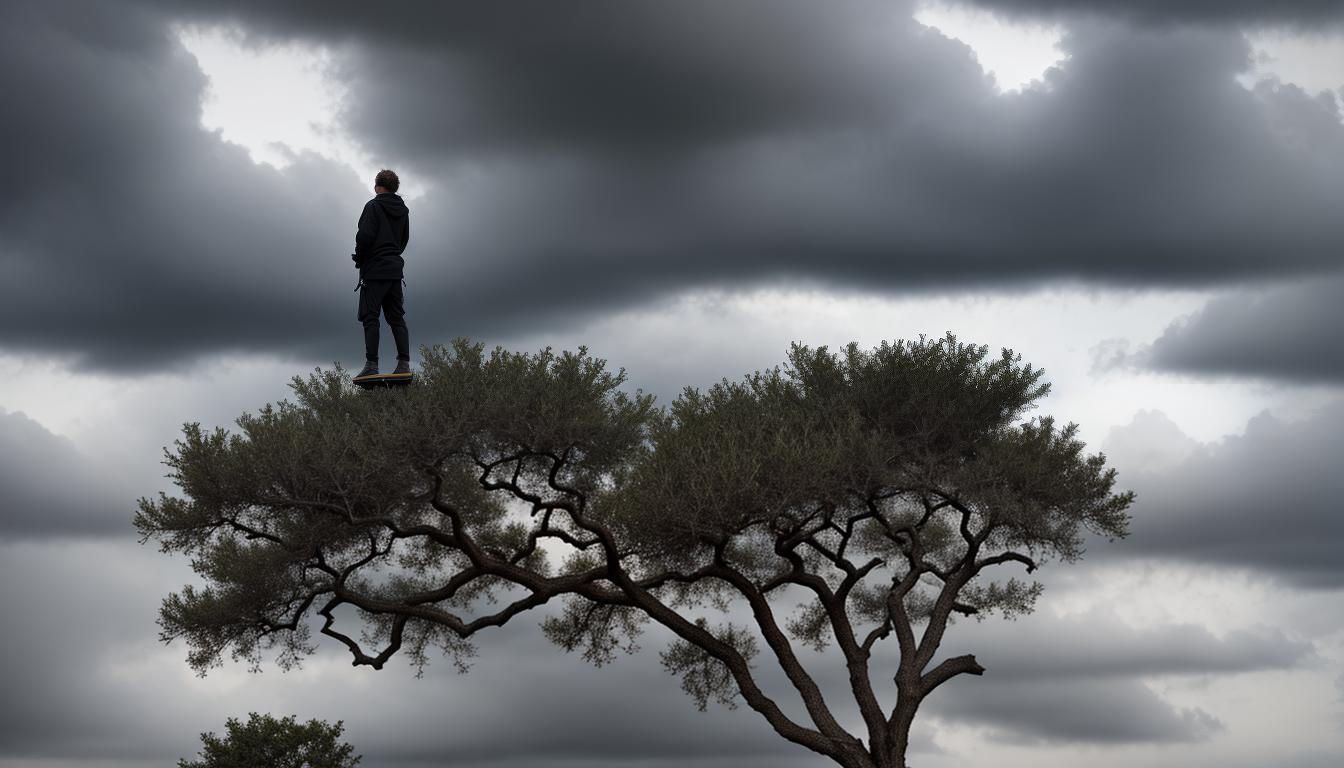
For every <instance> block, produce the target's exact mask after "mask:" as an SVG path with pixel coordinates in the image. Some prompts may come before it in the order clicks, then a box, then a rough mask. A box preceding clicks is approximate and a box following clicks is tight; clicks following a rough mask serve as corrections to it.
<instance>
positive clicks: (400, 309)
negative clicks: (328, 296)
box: [359, 280, 411, 362]
mask: <svg viewBox="0 0 1344 768" xmlns="http://www.w3.org/2000/svg"><path fill="white" fill-rule="evenodd" d="M379 310H381V311H382V313H383V317H384V319H386V320H387V325H388V327H389V328H391V329H392V338H393V340H395V341H396V342H397V359H398V360H405V361H407V362H409V361H410V359H411V340H410V336H409V334H407V332H406V304H405V299H404V297H403V296H402V294H401V281H400V280H365V281H364V286H363V287H362V288H360V289H359V322H361V323H363V324H364V359H365V360H369V361H372V362H377V360H378V312H379Z"/></svg>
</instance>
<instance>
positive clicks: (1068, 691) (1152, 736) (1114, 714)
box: [930, 680, 1225, 744]
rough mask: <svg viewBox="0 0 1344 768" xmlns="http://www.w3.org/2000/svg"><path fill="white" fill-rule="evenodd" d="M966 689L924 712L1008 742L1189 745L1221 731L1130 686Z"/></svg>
mask: <svg viewBox="0 0 1344 768" xmlns="http://www.w3.org/2000/svg"><path fill="white" fill-rule="evenodd" d="M971 684H972V681H967V682H961V681H956V682H955V683H954V685H956V686H957V688H950V689H949V690H948V691H947V692H946V693H947V694H948V695H947V696H946V697H945V698H944V699H943V700H941V701H939V702H937V703H933V704H932V705H931V706H930V709H931V710H932V711H933V712H936V713H938V714H939V715H941V716H943V717H949V718H955V719H961V720H970V721H975V722H978V723H981V724H983V725H986V726H988V727H989V728H991V729H992V731H993V736H994V738H995V740H997V741H1002V742H1006V743H1012V744H1040V743H1051V742H1064V743H1079V742H1082V743H1094V744H1125V743H1171V742H1195V741H1203V740H1205V739H1208V738H1209V737H1210V736H1212V735H1214V734H1215V733H1217V732H1219V731H1222V730H1224V729H1225V726H1224V724H1223V723H1222V722H1221V721H1219V720H1218V718H1216V717H1214V716H1213V715H1211V714H1209V713H1208V712H1205V711H1204V710H1201V709H1188V708H1179V707H1175V706H1173V705H1171V704H1170V703H1168V702H1166V701H1165V700H1163V699H1162V697H1160V696H1158V695H1157V694H1156V693H1154V692H1153V691H1152V690H1151V689H1150V688H1148V687H1147V686H1145V685H1143V684H1142V683H1140V682H1137V681H1134V680H1121V681H1104V682H1103V681H1097V680H1065V681H1058V680H1023V681H1018V682H1016V684H1014V685H993V684H989V685H986V686H983V690H975V691H974V692H971V691H965V692H963V691H962V690H961V689H962V688H969V686H970V685H971ZM954 694H960V695H954Z"/></svg>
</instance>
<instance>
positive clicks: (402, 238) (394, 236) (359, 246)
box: [350, 170, 411, 379]
mask: <svg viewBox="0 0 1344 768" xmlns="http://www.w3.org/2000/svg"><path fill="white" fill-rule="evenodd" d="M400 186H401V180H400V179H398V178H397V174H395V173H393V172H392V171H389V170H382V171H379V172H378V175H377V176H375V177H374V179H373V192H374V195H375V197H374V198H373V199H372V200H370V201H369V202H367V203H365V204H364V210H363V212H362V213H360V214H359V229H358V230H357V231H356V232H355V252H354V253H353V254H351V256H350V258H352V259H354V260H355V266H356V267H358V268H359V322H360V323H362V324H363V325H364V369H363V370H361V371H360V372H359V374H358V375H357V376H355V378H356V379H359V378H360V377H364V376H377V375H378V331H379V328H378V314H379V313H380V312H381V313H382V315H383V317H384V318H385V319H386V320H387V325H388V327H389V328H391V329H392V338H393V340H395V341H396V344H397V367H396V369H395V370H394V371H393V372H392V373H391V374H390V375H391V376H402V375H404V376H406V377H407V378H409V377H410V375H411V342H410V336H409V334H408V332H407V330H406V307H405V299H404V297H403V294H402V290H401V289H402V286H403V285H404V284H405V281H404V280H403V278H404V277H405V275H404V273H403V272H402V269H403V267H404V266H405V261H404V260H403V259H402V258H401V254H402V251H404V250H406V243H408V242H409V241H410V238H411V219H410V209H408V208H407V207H406V203H405V202H403V201H402V199H401V196H400V195H398V194H397V189H398V188H399V187H400ZM384 378H386V376H384Z"/></svg>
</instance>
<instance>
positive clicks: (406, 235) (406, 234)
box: [401, 214, 411, 251]
mask: <svg viewBox="0 0 1344 768" xmlns="http://www.w3.org/2000/svg"><path fill="white" fill-rule="evenodd" d="M409 242H411V216H410V214H407V215H406V229H405V230H404V231H403V232H402V233H401V250H403V251H404V250H406V244H407V243H409Z"/></svg>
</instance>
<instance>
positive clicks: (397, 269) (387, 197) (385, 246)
mask: <svg viewBox="0 0 1344 768" xmlns="http://www.w3.org/2000/svg"><path fill="white" fill-rule="evenodd" d="M409 214H410V209H409V208H407V207H406V203H404V202H402V200H401V196H400V195H397V194H395V193H392V192H380V193H379V194H378V196H377V197H375V198H373V199H372V200H370V201H369V202H367V203H365V204H364V211H363V212H362V213H360V214H359V229H358V230H357V231H356V232H355V266H357V267H359V276H360V277H361V278H363V279H365V280H400V279H401V278H402V271H401V270H402V268H403V267H404V266H405V265H406V262H405V261H403V260H402V258H401V252H402V251H404V250H406V243H408V242H410V239H411V217H410V215H409Z"/></svg>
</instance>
